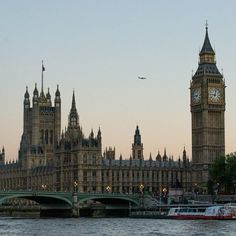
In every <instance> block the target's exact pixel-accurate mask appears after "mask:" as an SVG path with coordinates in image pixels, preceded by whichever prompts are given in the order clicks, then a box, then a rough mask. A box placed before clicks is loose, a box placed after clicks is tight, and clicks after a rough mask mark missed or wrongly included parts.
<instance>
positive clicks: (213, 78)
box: [0, 28, 225, 193]
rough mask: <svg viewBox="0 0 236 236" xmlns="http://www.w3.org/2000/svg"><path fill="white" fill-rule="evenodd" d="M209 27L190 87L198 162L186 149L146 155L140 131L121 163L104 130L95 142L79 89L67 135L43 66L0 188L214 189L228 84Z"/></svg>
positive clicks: (1, 162)
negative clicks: (211, 176) (211, 181)
mask: <svg viewBox="0 0 236 236" xmlns="http://www.w3.org/2000/svg"><path fill="white" fill-rule="evenodd" d="M207 30H208V29H207V28H206V36H205V41H204V44H203V47H202V50H201V52H200V55H199V56H200V62H199V66H198V69H197V71H196V73H195V74H194V75H193V77H192V81H191V86H190V91H191V95H190V97H191V114H192V162H189V159H188V158H187V156H186V151H185V150H184V151H183V156H182V158H179V159H178V160H173V157H168V156H167V154H166V150H165V151H164V154H163V155H162V156H161V155H160V153H159V152H158V154H157V155H156V156H155V157H154V158H153V157H152V156H151V155H150V157H149V158H144V155H143V144H142V141H141V134H140V130H139V127H138V126H137V127H136V130H135V134H134V141H133V144H132V155H131V156H130V157H128V158H123V157H122V156H120V157H118V158H116V154H115V149H112V148H108V149H107V148H106V149H105V151H104V152H103V150H102V134H101V130H100V128H99V129H98V131H97V133H96V134H94V132H93V130H92V131H91V133H90V135H89V137H85V135H84V133H83V131H82V127H81V126H80V123H79V115H78V112H77V108H76V103H75V95H74V92H73V96H72V104H71V110H70V113H69V118H68V127H67V129H66V130H64V131H62V132H61V97H60V91H59V88H58V87H57V90H56V93H55V98H54V104H53V103H52V100H51V95H50V93H49V91H48V92H47V93H46V94H45V93H44V90H43V71H44V70H43V69H44V67H43V68H42V87H41V91H40V93H39V91H38V89H37V86H36V85H35V89H34V92H33V98H32V100H30V95H29V92H28V89H27V88H26V92H25V96H24V105H23V106H24V121H23V122H24V124H23V134H22V138H21V143H20V150H19V155H18V156H19V157H18V160H17V161H12V162H5V150H4V148H3V149H2V151H1V152H0V189H5V190H9V189H28V190H30V189H31V190H48V191H75V190H76V191H80V192H106V191H109V192H125V193H131V192H133V193H134V192H139V191H140V187H141V186H142V187H144V188H145V189H146V190H147V191H149V192H152V193H158V192H160V191H162V190H163V189H170V188H182V189H183V190H184V191H191V190H193V189H194V188H195V187H196V185H199V187H204V186H206V182H207V180H208V170H209V167H210V165H211V164H212V163H213V161H214V160H215V158H217V157H218V156H220V155H224V150H225V144H224V111H225V85H224V80H223V76H222V75H221V74H220V72H219V71H218V69H217V67H216V63H215V53H214V51H213V49H212V47H211V44H210V41H209V37H208V31H207ZM31 101H32V105H31Z"/></svg>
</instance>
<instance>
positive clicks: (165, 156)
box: [163, 148, 168, 161]
mask: <svg viewBox="0 0 236 236" xmlns="http://www.w3.org/2000/svg"><path fill="white" fill-rule="evenodd" d="M167 159H168V157H167V155H166V148H165V149H164V155H163V161H167Z"/></svg>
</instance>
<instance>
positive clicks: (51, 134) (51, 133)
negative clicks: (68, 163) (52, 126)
mask: <svg viewBox="0 0 236 236" xmlns="http://www.w3.org/2000/svg"><path fill="white" fill-rule="evenodd" d="M52 143H53V131H52V130H50V144H52Z"/></svg>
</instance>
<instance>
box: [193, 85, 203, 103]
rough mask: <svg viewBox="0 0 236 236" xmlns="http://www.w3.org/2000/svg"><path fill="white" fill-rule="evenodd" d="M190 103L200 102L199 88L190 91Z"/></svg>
mask: <svg viewBox="0 0 236 236" xmlns="http://www.w3.org/2000/svg"><path fill="white" fill-rule="evenodd" d="M192 102H193V103H194V104H197V103H200V102H201V88H194V89H193V90H192Z"/></svg>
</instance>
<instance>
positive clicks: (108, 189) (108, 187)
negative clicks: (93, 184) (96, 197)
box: [106, 185, 111, 193]
mask: <svg viewBox="0 0 236 236" xmlns="http://www.w3.org/2000/svg"><path fill="white" fill-rule="evenodd" d="M106 191H107V192H108V193H110V192H111V187H110V186H109V185H108V186H107V187H106Z"/></svg>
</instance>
